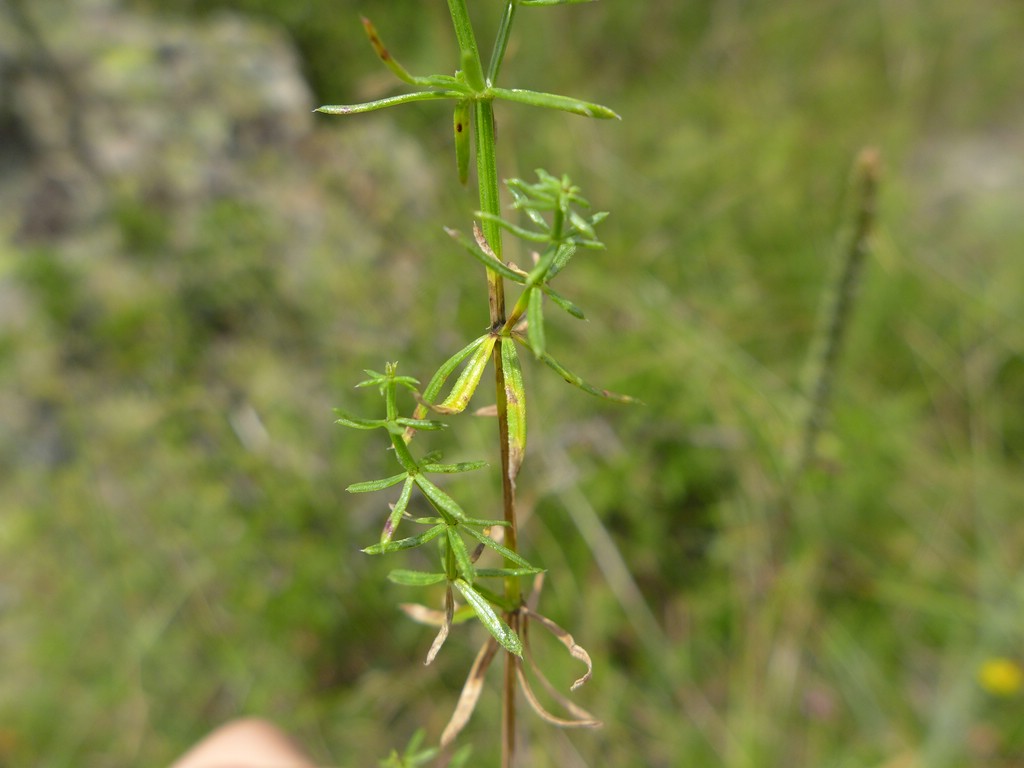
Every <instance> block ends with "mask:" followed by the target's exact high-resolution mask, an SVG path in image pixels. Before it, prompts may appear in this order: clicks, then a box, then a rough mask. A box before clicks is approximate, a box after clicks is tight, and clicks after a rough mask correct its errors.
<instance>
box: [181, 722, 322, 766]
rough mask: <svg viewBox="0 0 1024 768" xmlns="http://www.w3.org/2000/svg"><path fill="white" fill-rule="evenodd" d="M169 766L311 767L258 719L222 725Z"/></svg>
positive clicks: (284, 738) (287, 741) (276, 730)
mask: <svg viewBox="0 0 1024 768" xmlns="http://www.w3.org/2000/svg"><path fill="white" fill-rule="evenodd" d="M171 768H314V766H313V762H312V761H311V760H310V759H309V757H308V756H307V755H305V754H304V753H303V752H302V750H300V749H299V748H298V747H297V746H296V745H295V744H294V743H293V742H292V741H291V740H290V739H289V738H288V737H287V736H286V735H285V734H284V733H283V732H282V731H281V730H280V729H279V728H278V727H277V726H275V725H274V724H273V723H270V722H268V721H266V720H260V719H259V718H246V719H242V720H233V721H232V722H230V723H227V724H225V725H222V726H221V727H220V728H218V729H217V730H215V731H213V732H212V733H211V734H210V735H209V736H207V737H206V738H204V739H203V740H202V741H200V742H199V743H198V744H196V745H195V746H194V747H192V749H190V750H189V751H188V752H186V753H185V754H184V755H182V756H181V757H180V758H179V759H178V760H177V762H175V763H173V764H172V765H171Z"/></svg>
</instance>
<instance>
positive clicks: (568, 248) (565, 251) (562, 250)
mask: <svg viewBox="0 0 1024 768" xmlns="http://www.w3.org/2000/svg"><path fill="white" fill-rule="evenodd" d="M574 253H576V245H575V244H573V243H563V244H562V245H560V246H559V247H558V250H557V251H556V252H555V258H554V262H553V263H552V264H551V271H550V272H549V273H548V280H550V279H552V278H553V277H554V276H555V275H557V274H558V273H559V272H561V271H562V270H563V269H565V265H566V264H568V263H569V259H571V258H572V256H573V254H574Z"/></svg>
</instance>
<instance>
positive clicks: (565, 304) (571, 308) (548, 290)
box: [540, 284, 587, 320]
mask: <svg viewBox="0 0 1024 768" xmlns="http://www.w3.org/2000/svg"><path fill="white" fill-rule="evenodd" d="M540 289H541V290H542V291H544V293H545V294H547V296H548V298H549V299H551V300H552V301H553V302H555V304H557V305H558V306H560V307H561V308H562V309H564V310H565V311H566V312H568V313H569V314H570V315H572V316H573V317H576V318H579V319H580V320H586V319H587V318H586V316H585V315H584V314H583V310H582V309H580V308H579V307H577V306H576V305H575V304H573V303H572V302H571V301H569V300H568V299H567V298H565V296H563V295H562V294H560V293H559V292H558V291H556V290H555V289H554V288H552V287H551V286H549V285H547V284H545V285H542V286H541V287H540Z"/></svg>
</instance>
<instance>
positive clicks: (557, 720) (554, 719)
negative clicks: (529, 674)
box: [516, 646, 601, 728]
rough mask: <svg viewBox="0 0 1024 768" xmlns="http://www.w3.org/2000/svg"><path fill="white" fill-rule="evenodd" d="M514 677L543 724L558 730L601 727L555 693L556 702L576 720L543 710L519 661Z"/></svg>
mask: <svg viewBox="0 0 1024 768" xmlns="http://www.w3.org/2000/svg"><path fill="white" fill-rule="evenodd" d="M527 647H529V646H527ZM527 653H529V652H527ZM531 666H532V667H533V670H534V672H536V673H537V674H538V676H539V677H540V679H541V680H542V681H543V682H545V683H546V685H545V687H546V688H548V690H549V692H552V693H554V692H553V691H552V690H551V688H552V686H551V684H550V683H547V680H546V678H545V677H544V676H543V675H542V674H540V673H539V671H538V670H537V667H536V665H534V664H531ZM516 676H517V677H518V678H519V687H520V688H522V689H523V695H524V696H526V700H527V701H528V702H529V703H530V706H531V707H533V711H534V712H536V713H537V714H538V715H539V716H540V717H541V719H542V720H544V721H545V722H548V723H550V724H551V725H557V726H558V727H559V728H597V727H599V726H600V725H601V721H600V720H597V719H595V718H594V716H593V715H591V714H590V713H589V712H587V711H586V710H585V709H582V708H581V707H578V706H576V705H575V704H573V703H572V702H571V701H568V700H567V699H566V698H565V697H564V696H561V695H559V694H557V693H554V696H555V698H556V700H558V703H559V704H561V705H562V706H564V707H565V708H566V709H567V710H568V711H569V712H570V713H571V714H572V715H573V717H575V718H576V719H574V720H569V719H566V718H564V717H558V716H557V715H553V714H551V713H550V712H548V711H547V710H546V709H545V708H544V705H543V704H541V703H540V700H539V699H538V698H537V695H536V694H535V693H534V692H533V688H531V687H530V681H529V680H527V679H526V674H525V673H524V672H523V663H522V661H521V660H520V659H516Z"/></svg>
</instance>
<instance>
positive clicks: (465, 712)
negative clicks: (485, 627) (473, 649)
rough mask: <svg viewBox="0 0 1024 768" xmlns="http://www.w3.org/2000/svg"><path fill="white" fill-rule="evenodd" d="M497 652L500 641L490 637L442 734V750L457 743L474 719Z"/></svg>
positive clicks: (481, 650)
mask: <svg viewBox="0 0 1024 768" xmlns="http://www.w3.org/2000/svg"><path fill="white" fill-rule="evenodd" d="M497 652H498V641H497V640H495V639H494V638H493V637H488V638H487V642H485V643H484V644H483V646H482V647H481V648H480V652H479V653H478V654H477V655H476V659H475V660H474V661H473V666H472V668H471V669H470V670H469V675H468V676H467V677H466V682H465V684H464V685H463V686H462V693H460V694H459V701H458V703H456V705H455V711H454V712H452V716H451V719H450V720H449V721H448V725H446V726H445V727H444V731H443V732H442V733H441V748H442V749H443V748H444V747H447V746H448V745H449V744H451V743H452V742H453V741H455V737H456V736H458V735H459V733H460V732H461V731H462V729H463V728H465V727H466V723H468V722H469V718H470V717H472V715H473V710H474V709H476V703H477V701H479V700H480V693H481V692H482V691H483V689H484V675H486V674H487V669H488V667H490V666H491V662H492V661H493V660H494V656H495V654H496V653H497Z"/></svg>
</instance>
